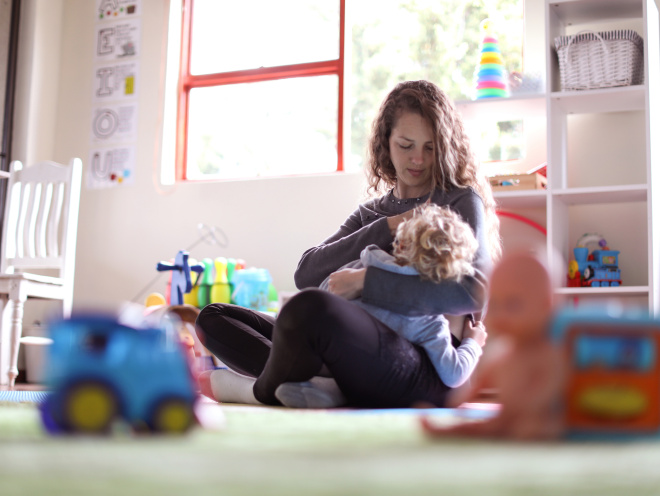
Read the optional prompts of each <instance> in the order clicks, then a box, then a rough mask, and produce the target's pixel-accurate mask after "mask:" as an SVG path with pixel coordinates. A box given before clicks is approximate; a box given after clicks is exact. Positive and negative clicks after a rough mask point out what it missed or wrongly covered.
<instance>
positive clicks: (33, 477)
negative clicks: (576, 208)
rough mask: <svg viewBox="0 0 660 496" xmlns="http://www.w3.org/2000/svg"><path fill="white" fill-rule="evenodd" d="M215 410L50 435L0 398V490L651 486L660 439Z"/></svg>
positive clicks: (507, 491) (634, 490)
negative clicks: (571, 437) (558, 437)
mask: <svg viewBox="0 0 660 496" xmlns="http://www.w3.org/2000/svg"><path fill="white" fill-rule="evenodd" d="M213 408H215V409H216V410H214V411H215V412H216V415H217V416H218V418H220V419H221V418H222V413H220V412H223V413H224V422H225V427H224V428H223V429H221V430H217V431H212V430H208V429H201V428H198V429H196V430H195V431H194V432H192V433H191V434H190V435H188V436H186V437H182V438H167V437H165V438H164V437H159V438H151V437H133V436H131V435H130V434H128V433H125V432H118V433H116V434H115V435H114V436H112V437H108V438H102V439H99V438H70V437H65V438H51V437H48V436H46V435H45V434H44V433H42V431H41V427H40V422H39V418H38V412H37V410H36V407H34V406H33V405H27V404H19V403H2V404H0V494H2V496H13V495H44V496H45V495H49V496H50V495H67V496H71V495H85V496H87V495H91V496H96V495H113V496H114V495H121V496H126V495H133V494H134V495H141V496H142V495H154V496H166V495H177V496H178V495H188V494H190V495H194V496H201V495H207V494H208V495H214V496H219V495H286V496H292V495H298V494H301V495H304V494H314V495H335V494H338V495H352V494H355V495H379V496H382V495H425V494H428V495H462V494H466V495H479V496H493V495H495V496H496V495H598V496H607V495H624V494H625V495H628V494H634V495H635V496H643V495H658V494H660V443H658V442H641V443H640V442H637V443H581V444H578V443H532V444H516V443H496V442H481V441H468V440H443V441H440V442H437V441H429V440H427V439H426V438H424V437H423V435H422V434H421V432H420V431H419V429H418V425H417V417H416V416H415V415H402V414H397V413H396V412H391V413H388V412H387V411H380V412H371V413H370V414H363V415H351V414H345V413H332V412H316V411H300V410H298V411H296V410H287V409H273V408H241V407H234V408H222V407H221V406H219V405H213ZM212 412H213V411H212ZM441 420H442V421H446V422H450V421H452V419H451V418H447V417H443V418H442V419H441Z"/></svg>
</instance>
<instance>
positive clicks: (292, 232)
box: [13, 0, 645, 308]
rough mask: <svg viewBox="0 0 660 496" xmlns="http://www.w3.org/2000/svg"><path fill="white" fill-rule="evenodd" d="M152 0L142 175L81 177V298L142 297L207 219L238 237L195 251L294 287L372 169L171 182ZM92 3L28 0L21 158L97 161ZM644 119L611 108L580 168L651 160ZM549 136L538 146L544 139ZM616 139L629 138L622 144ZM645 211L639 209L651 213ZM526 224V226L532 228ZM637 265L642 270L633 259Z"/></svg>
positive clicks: (583, 124) (145, 23) (145, 48)
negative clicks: (127, 180)
mask: <svg viewBox="0 0 660 496" xmlns="http://www.w3.org/2000/svg"><path fill="white" fill-rule="evenodd" d="M142 5H143V13H142V15H141V22H142V55H141V57H140V76H141V79H142V80H141V82H140V87H139V92H140V95H139V116H138V145H137V157H136V159H137V170H136V176H135V184H133V185H128V186H125V187H119V188H116V189H107V190H90V189H87V188H86V187H85V185H84V184H83V191H82V199H81V211H80V222H79V230H78V249H77V262H76V265H77V267H76V288H75V306H76V307H77V308H83V307H84V308H88V307H93V308H98V307H109V308H115V307H116V306H117V305H118V304H119V303H120V302H122V301H125V300H129V299H131V298H133V297H134V296H135V295H136V294H137V293H138V292H139V291H140V290H141V289H142V288H143V287H144V286H145V285H146V284H147V283H148V282H149V281H151V280H152V279H153V278H154V276H156V275H157V274H156V272H155V264H156V263H157V262H158V261H159V260H162V259H167V258H170V257H172V256H174V254H175V253H176V251H177V250H179V249H182V248H185V247H187V246H189V245H191V244H192V243H193V242H194V241H195V240H196V239H197V232H196V225H197V224H198V223H200V222H203V223H207V224H210V225H216V226H219V227H221V228H222V229H223V230H224V231H225V232H226V234H227V235H228V237H229V240H230V246H229V247H228V248H227V249H224V250H220V249H217V248H214V247H212V246H206V245H200V246H198V247H196V248H195V249H193V250H192V255H193V256H195V257H197V258H202V257H207V256H208V257H216V256H233V257H240V258H244V259H245V260H246V261H247V262H248V264H249V265H254V266H259V267H265V268H268V269H269V270H270V271H271V273H272V275H273V278H274V282H275V285H276V287H277V288H278V289H280V290H293V289H294V285H293V271H294V269H295V266H296V264H297V261H298V259H299V257H300V254H301V253H302V252H303V251H304V250H305V249H306V248H308V247H309V246H311V245H314V244H316V243H318V242H319V241H321V240H322V239H323V238H325V237H326V236H328V235H330V234H331V233H333V232H334V231H335V229H336V228H337V227H338V226H339V225H340V224H341V222H342V221H343V220H344V219H345V217H346V216H347V215H348V214H349V213H350V212H351V211H352V210H353V209H354V208H355V205H356V203H357V202H358V201H359V200H360V199H361V198H362V196H363V192H364V181H363V178H362V177H361V176H360V175H352V174H333V175H326V176H315V177H294V178H278V179H264V180H252V181H243V182H208V183H197V184H192V183H184V184H179V185H177V186H176V187H175V188H174V189H173V190H168V191H167V192H161V191H160V189H161V188H160V187H157V185H156V184H155V183H154V175H157V172H158V169H159V167H160V164H158V163H157V160H158V150H159V149H160V142H159V136H160V120H159V119H160V116H161V111H162V108H161V104H162V102H161V98H160V88H161V81H160V76H161V73H162V69H163V67H162V64H163V63H164V62H163V60H164V57H165V54H164V53H163V48H164V36H165V33H166V29H167V18H166V17H167V13H168V5H169V2H168V1H166V0H142ZM94 9H95V2H94V1H92V0H23V9H22V16H21V47H20V54H19V57H20V61H19V74H18V90H17V101H16V115H15V135H14V145H13V147H14V158H16V159H19V160H23V161H25V162H27V163H31V162H34V161H35V160H42V159H54V160H57V161H60V162H68V161H69V159H70V158H71V157H73V156H78V157H81V158H82V159H83V162H84V163H86V162H87V160H88V156H89V140H90V131H89V129H90V120H91V111H92V106H91V92H92V84H93V69H94V64H93V49H94V21H93V19H94ZM616 122H619V124H616ZM590 128H591V123H590V121H589V117H580V118H576V120H575V125H574V127H573V130H572V140H571V142H572V143H574V144H575V143H577V144H580V143H583V144H585V143H586V144H587V146H586V147H584V146H583V148H582V150H586V151H593V146H589V145H588V144H589V143H590V141H593V140H590V139H589V137H590V136H591V134H590V131H589V130H590ZM637 128H638V126H634V125H631V126H627V127H622V126H621V125H620V120H619V119H615V120H614V119H613V121H612V124H611V128H610V132H609V134H611V135H617V136H618V140H614V142H613V143H611V146H609V147H602V151H601V152H600V153H599V159H602V161H601V160H599V161H598V162H597V163H593V162H592V163H591V164H590V167H588V168H585V169H582V170H589V171H590V172H591V173H593V172H594V169H599V170H601V171H602V170H607V169H609V170H610V171H612V170H615V169H616V168H618V169H619V170H620V169H621V151H622V150H625V151H624V153H626V154H627V158H628V160H629V161H632V162H638V161H639V160H642V159H643V156H642V155H641V154H643V151H642V150H640V149H638V148H637V147H626V148H622V147H621V143H628V142H636V141H635V136H636V135H637V133H638V129H637ZM622 131H623V132H622ZM582 138H584V139H582ZM542 140H543V139H542V138H541V139H540V140H539V147H544V143H543V141H542ZM600 143H601V144H602V139H601V140H600ZM591 145H593V143H591ZM624 146H625V145H624ZM612 147H615V148H616V147H619V148H616V149H618V150H619V152H617V151H616V149H615V150H613V149H612ZM590 148H591V150H590ZM581 154H582V151H580V147H577V148H571V155H572V156H573V157H575V160H573V161H572V162H571V163H580V164H582V163H583V161H582V160H581V159H580V157H581ZM570 158H571V157H569V159H570ZM591 158H592V159H593V157H591ZM585 160H586V159H585ZM85 165H87V164H85ZM85 172H86V171H85ZM609 177H610V178H612V177H617V178H618V177H620V176H619V175H617V174H614V175H609ZM572 180H574V181H575V182H576V183H580V182H582V181H583V178H582V177H580V176H579V174H577V173H576V174H574V175H573V176H572ZM84 182H85V181H83V183H84ZM538 216H539V215H538V213H534V215H532V217H534V218H536V217H538ZM593 218H594V219H595V218H597V217H596V214H594V217H593ZM601 220H602V219H601ZM507 222H508V221H505V222H503V226H504V229H503V231H507V232H509V231H511V229H512V228H513V229H515V228H516V227H517V228H518V229H519V226H516V227H514V226H512V225H510V223H509V224H507ZM644 222H645V219H641V220H640V223H641V225H644ZM631 224H632V223H631ZM585 225H586V226H589V225H590V220H589V219H583V223H580V226H577V225H576V226H575V227H574V229H577V230H580V229H583V227H582V226H585ZM572 228H573V227H572ZM507 232H504V234H505V235H508V234H507ZM514 234H515V233H514ZM521 234H522V236H526V235H527V234H526V231H523V232H522V233H521ZM608 236H609V235H608ZM617 237H618V236H614V239H612V240H611V242H612V246H615V247H616V246H617V245H618V241H619V239H617ZM626 257H627V258H628V260H629V261H630V262H629V263H632V261H633V260H639V259H643V258H644V254H643V253H636V252H634V253H633V252H630V253H626ZM624 260H625V258H624ZM623 265H624V262H622V266H623ZM642 272H643V271H642ZM627 273H630V274H632V273H634V269H633V268H630V269H629V271H628V272H627ZM641 277H642V276H641V275H640V278H641ZM634 278H635V279H636V278H637V276H635V277H634ZM164 280H165V278H164V277H162V278H161V280H160V284H157V285H155V286H153V287H152V288H150V289H151V290H160V291H162V290H163V289H164Z"/></svg>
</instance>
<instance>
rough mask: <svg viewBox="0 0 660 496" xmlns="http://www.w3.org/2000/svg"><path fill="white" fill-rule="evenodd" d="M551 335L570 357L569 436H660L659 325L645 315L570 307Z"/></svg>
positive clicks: (564, 408)
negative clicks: (614, 313) (609, 312)
mask: <svg viewBox="0 0 660 496" xmlns="http://www.w3.org/2000/svg"><path fill="white" fill-rule="evenodd" d="M552 336H553V338H554V339H555V340H556V341H557V342H559V343H560V345H561V346H562V347H563V349H564V356H566V357H567V365H568V370H567V382H566V392H565V395H564V399H563V405H562V411H563V412H564V415H565V417H564V418H565V424H566V428H567V434H568V436H569V437H573V438H584V437H592V438H593V437H597V438H603V437H604V438H613V437H619V438H620V437H624V438H630V437H640V436H641V437H648V436H652V437H658V436H660V355H659V353H660V321H657V320H654V319H651V318H650V317H649V316H648V315H645V314H643V313H642V312H641V311H640V312H636V313H632V312H628V313H625V312H622V313H618V314H617V315H608V312H607V311H606V310H605V309H604V308H603V307H588V306H584V307H578V308H575V309H572V308H567V309H565V310H563V311H561V312H560V313H558V315H557V317H556V318H555V320H554V322H553V326H552Z"/></svg>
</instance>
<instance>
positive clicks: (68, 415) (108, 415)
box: [63, 382, 119, 434]
mask: <svg viewBox="0 0 660 496" xmlns="http://www.w3.org/2000/svg"><path fill="white" fill-rule="evenodd" d="M118 411H119V404H118V401H117V397H116V396H115V394H114V392H113V391H111V390H110V389H109V388H108V387H107V386H105V385H104V384H101V383H99V382H80V383H77V384H74V385H73V386H70V387H69V388H67V390H66V391H65V392H64V402H63V414H64V415H63V416H64V422H65V424H66V427H67V430H70V431H73V432H82V433H89V434H100V433H104V432H107V431H109V430H110V426H111V424H112V421H113V419H114V418H115V417H116V416H117V413H118Z"/></svg>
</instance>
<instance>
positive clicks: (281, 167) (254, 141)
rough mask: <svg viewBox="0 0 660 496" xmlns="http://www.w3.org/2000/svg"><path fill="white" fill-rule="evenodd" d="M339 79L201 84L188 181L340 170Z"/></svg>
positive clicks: (195, 96) (192, 114) (193, 98)
mask: <svg viewBox="0 0 660 496" xmlns="http://www.w3.org/2000/svg"><path fill="white" fill-rule="evenodd" d="M338 92H339V89H338V77H337V76H316V77H304V78H292V79H281V80H275V81H265V82H258V83H249V84H235V85H224V86H216V87H207V88H193V89H192V90H191V92H190V106H189V124H188V126H189V127H188V159H187V174H188V175H187V177H188V179H202V178H223V179H228V178H246V177H260V176H277V175H287V174H309V173H317V172H332V171H335V170H337V106H338V103H337V99H338Z"/></svg>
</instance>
